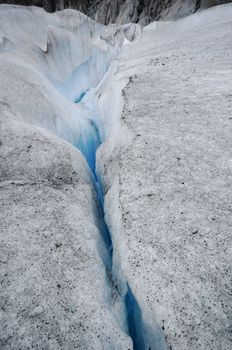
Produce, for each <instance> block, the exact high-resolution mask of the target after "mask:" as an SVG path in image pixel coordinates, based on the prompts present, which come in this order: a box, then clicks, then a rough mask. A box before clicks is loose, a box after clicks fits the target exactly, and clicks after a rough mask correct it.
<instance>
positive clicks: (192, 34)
mask: <svg viewBox="0 0 232 350" xmlns="http://www.w3.org/2000/svg"><path fill="white" fill-rule="evenodd" d="M231 15H232V7H231V5H228V6H221V7H218V8H212V9H210V10H207V11H204V12H201V13H199V14H195V15H193V16H191V17H187V18H185V19H183V20H180V21H177V22H169V23H168V22H167V23H154V24H151V25H149V26H148V28H145V29H144V31H143V38H142V40H141V41H140V42H136V43H134V44H132V45H130V46H128V47H125V48H124V49H123V51H122V52H121V54H120V55H119V59H118V79H120V78H122V77H123V78H125V76H126V75H127V76H128V78H129V77H130V83H129V84H128V86H127V87H126V88H125V89H124V92H123V95H124V102H125V103H124V110H123V113H122V115H121V125H122V126H121V130H124V133H121V135H122V136H121V145H122V146H121V149H119V146H117V147H116V146H113V145H118V144H119V142H118V141H116V140H115V139H112V140H109V144H107V145H105V148H104V146H103V148H102V149H101V156H102V163H103V164H105V165H104V166H103V165H102V168H103V169H106V170H105V184H106V188H111V191H113V190H112V189H113V188H116V186H118V189H117V191H118V193H119V195H118V206H119V207H120V210H121V227H120V232H123V234H122V235H123V238H124V239H125V242H124V244H125V247H126V248H127V254H124V255H123V256H121V259H122V260H124V263H122V266H123V267H124V274H125V275H126V276H127V280H128V282H129V283H130V286H131V288H132V289H133V292H134V295H135V297H136V298H137V301H138V303H139V305H140V308H141V309H142V311H143V318H144V319H145V321H146V322H147V324H148V325H149V324H150V325H151V324H153V317H154V315H156V318H157V319H158V320H159V322H160V324H161V325H162V328H163V330H164V333H165V335H166V339H167V344H168V346H170V348H172V349H176V350H177V349H178V350H185V349H194V350H195V349H201V350H203V349H215V350H219V349H231V347H232V337H231V326H232V309H231V305H232V298H231V282H232V281H231V271H232V270H231V267H232V266H231V265H232V264H231V250H232V244H231V224H232V222H231V214H230V213H231V196H232V190H231V180H232V175H231V174H232V173H231V170H232V168H231V165H232V163H231V156H232V152H231V146H232V144H231V136H232V124H231V110H232V97H231V86H232V85H231V81H232V70H231V58H232V54H231V44H232V41H231V34H232V21H231V18H232V17H231ZM123 135H127V136H126V139H128V140H129V139H130V140H131V141H130V142H129V144H126V142H125V137H124V136H123ZM111 145H112V150H111ZM108 150H111V154H109V153H108ZM115 174H116V175H115ZM115 183H116V185H115ZM110 193H111V192H110V191H109V196H110ZM106 197H107V196H106ZM109 202H110V201H109ZM109 210H110V207H109ZM106 211H107V210H106ZM126 248H125V249H126Z"/></svg>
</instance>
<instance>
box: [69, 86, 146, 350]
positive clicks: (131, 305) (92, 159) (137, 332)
mask: <svg viewBox="0 0 232 350" xmlns="http://www.w3.org/2000/svg"><path fill="white" fill-rule="evenodd" d="M85 95H86V92H82V93H81V94H80V98H78V99H77V100H76V101H75V102H76V103H80V102H81V101H82V99H83V98H84V96H85ZM89 128H90V129H91V130H90V132H89V135H91V137H89V138H88V139H87V140H86V139H84V138H80V140H79V141H78V143H77V144H76V145H75V146H76V147H77V148H78V149H79V150H80V151H81V152H82V154H83V156H84V157H85V159H86V161H87V163H88V165H89V168H90V170H91V172H92V176H93V185H94V188H95V191H96V195H97V205H98V209H99V231H100V233H101V237H102V240H103V242H104V244H105V247H106V251H107V257H106V258H104V259H103V263H104V265H105V269H106V274H107V276H108V278H109V282H110V283H109V284H110V285H111V287H112V288H113V285H114V284H115V283H114V282H115V281H114V276H113V272H112V270H113V253H114V247H113V241H112V238H111V233H110V231H109V229H108V226H107V223H106V221H105V211H104V191H103V188H102V183H101V180H100V179H99V177H98V174H97V172H96V153H97V149H98V147H99V146H100V145H101V144H102V140H101V137H100V133H99V129H98V127H97V125H96V123H95V122H93V120H91V121H90V122H89ZM121 282H122V283H124V284H125V285H126V287H127V292H126V294H125V295H119V297H120V298H121V301H122V302H123V304H124V309H125V314H126V315H125V319H126V330H125V331H127V333H128V335H129V336H130V337H131V339H132V341H133V349H134V350H145V346H144V339H143V336H144V334H143V322H142V313H141V310H140V307H139V305H138V302H137V300H136V298H135V296H134V295H133V293H132V291H131V289H130V286H129V285H128V283H127V282H126V281H121ZM118 293H119V292H118Z"/></svg>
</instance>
